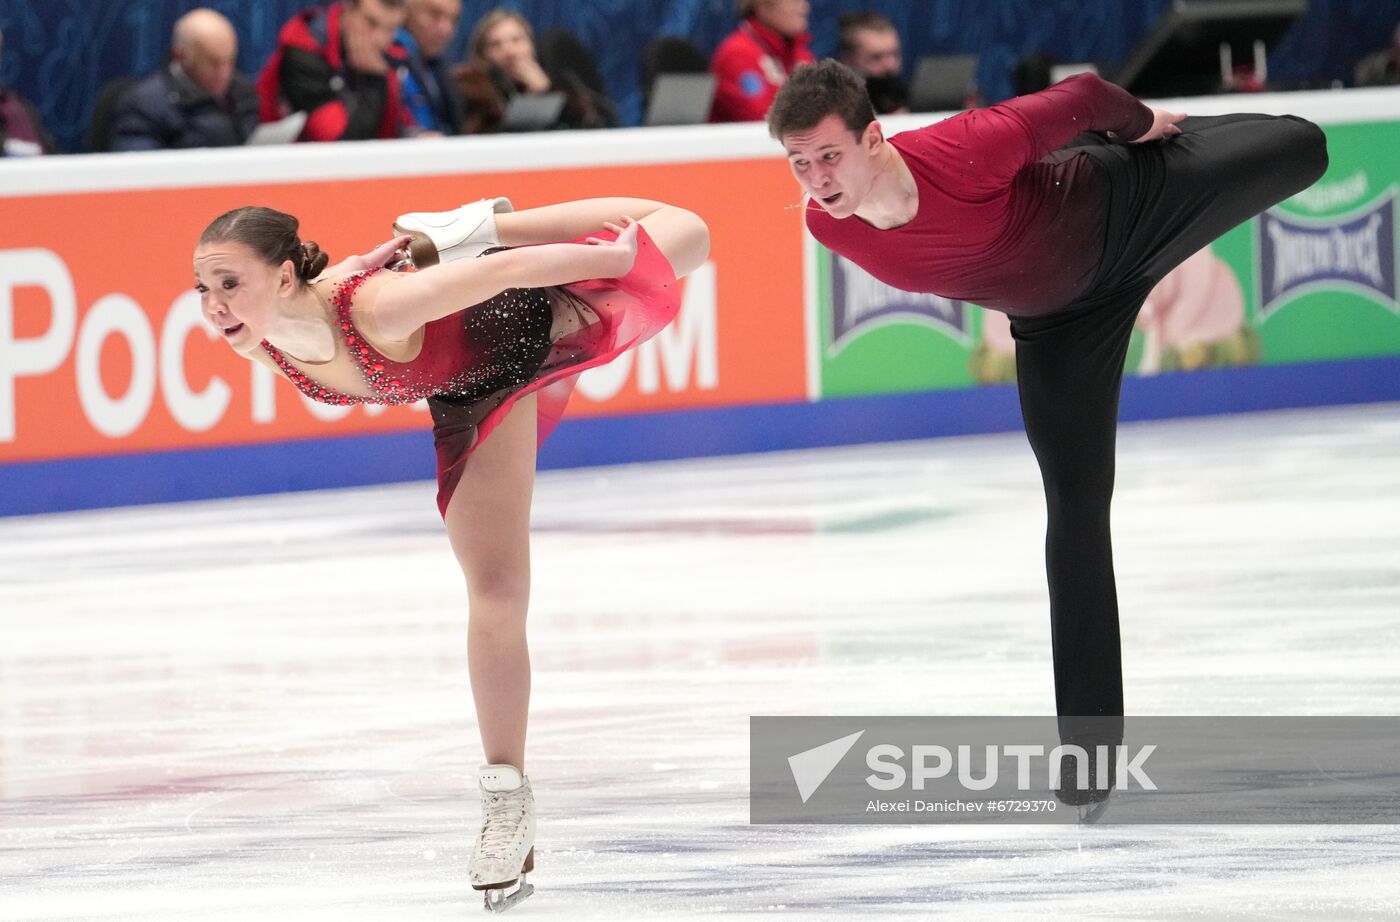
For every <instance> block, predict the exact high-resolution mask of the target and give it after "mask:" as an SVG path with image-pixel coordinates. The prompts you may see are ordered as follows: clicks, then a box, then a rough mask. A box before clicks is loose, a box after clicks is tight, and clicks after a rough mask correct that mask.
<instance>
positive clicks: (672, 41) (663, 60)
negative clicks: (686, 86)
mask: <svg viewBox="0 0 1400 922" xmlns="http://www.w3.org/2000/svg"><path fill="white" fill-rule="evenodd" d="M709 69H710V56H709V55H707V54H705V52H704V51H703V50H701V48H700V46H699V45H697V44H695V43H694V42H692V41H691V40H690V39H688V38H681V37H680V36H678V35H663V36H661V37H660V38H654V39H652V40H651V41H649V42H647V44H646V47H644V48H643V49H642V111H643V112H645V111H647V109H648V108H650V106H651V87H652V84H654V83H655V82H656V78H657V77H659V76H660V75H662V74H703V73H706V72H707V71H708V70H709Z"/></svg>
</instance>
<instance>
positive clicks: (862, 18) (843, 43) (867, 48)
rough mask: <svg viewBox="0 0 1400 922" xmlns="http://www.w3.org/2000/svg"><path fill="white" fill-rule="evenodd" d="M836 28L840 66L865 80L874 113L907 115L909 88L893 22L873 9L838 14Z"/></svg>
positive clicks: (897, 34)
mask: <svg viewBox="0 0 1400 922" xmlns="http://www.w3.org/2000/svg"><path fill="white" fill-rule="evenodd" d="M837 27H838V29H839V31H840V57H841V63H842V64H845V65H846V66H847V67H849V68H850V69H851V70H853V71H855V72H856V73H857V74H860V75H861V76H862V77H864V78H865V89H866V92H868V93H869V94H870V104H871V105H872V106H874V107H875V114H876V115H889V114H890V113H893V112H908V111H909V88H908V87H907V86H905V85H904V75H903V71H904V57H903V55H901V53H900V49H899V32H898V31H896V30H895V27H894V23H892V22H890V21H889V20H888V19H886V18H885V17H884V16H882V15H881V14H879V13H877V12H875V11H874V10H860V11H858V12H855V13H842V14H841V18H840V19H839V20H838V21H837Z"/></svg>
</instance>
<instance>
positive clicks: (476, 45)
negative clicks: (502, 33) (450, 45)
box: [467, 6, 535, 58]
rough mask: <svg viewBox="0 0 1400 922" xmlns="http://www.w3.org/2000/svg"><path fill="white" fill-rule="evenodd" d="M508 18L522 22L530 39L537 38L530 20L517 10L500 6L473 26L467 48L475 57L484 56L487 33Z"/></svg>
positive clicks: (521, 25)
mask: <svg viewBox="0 0 1400 922" xmlns="http://www.w3.org/2000/svg"><path fill="white" fill-rule="evenodd" d="M508 19H514V20H515V21H516V22H518V23H520V28H522V29H524V30H525V34H526V35H527V36H529V37H530V41H531V42H533V41H534V40H535V30H534V28H533V27H532V26H531V25H530V20H528V19H526V18H525V17H524V16H523V15H522V14H520V13H518V12H516V11H515V10H508V9H506V8H505V7H503V6H498V7H496V8H495V9H493V10H490V11H488V12H487V13H486V15H484V16H482V17H481V18H480V19H478V20H477V21H476V25H474V26H472V37H471V39H470V40H469V41H468V42H467V50H468V51H469V52H470V53H471V56H472V57H473V58H484V57H485V55H484V54H482V51H483V50H484V49H485V46H486V34H487V33H488V32H490V31H491V30H492V29H494V28H496V27H497V26H499V25H500V24H501V23H503V22H505V21H506V20H508Z"/></svg>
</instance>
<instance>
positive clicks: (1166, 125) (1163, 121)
mask: <svg viewBox="0 0 1400 922" xmlns="http://www.w3.org/2000/svg"><path fill="white" fill-rule="evenodd" d="M1184 118H1186V113H1185V112H1180V113H1177V112H1168V111H1167V110H1165V109H1153V110H1152V127H1151V128H1149V129H1148V130H1147V134H1145V135H1143V136H1142V137H1140V138H1138V139H1137V140H1136V141H1134V142H1133V143H1134V144H1145V143H1146V142H1148V141H1159V140H1161V139H1162V138H1174V137H1176V136H1177V135H1179V134H1181V129H1180V128H1178V127H1177V125H1176V123H1177V122H1179V121H1181V120H1182V119H1184Z"/></svg>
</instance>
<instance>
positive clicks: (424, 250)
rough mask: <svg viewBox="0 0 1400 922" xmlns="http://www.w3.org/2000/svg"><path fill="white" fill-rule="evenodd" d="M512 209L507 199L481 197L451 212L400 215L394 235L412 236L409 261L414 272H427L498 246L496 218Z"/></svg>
mask: <svg viewBox="0 0 1400 922" xmlns="http://www.w3.org/2000/svg"><path fill="white" fill-rule="evenodd" d="M514 210H515V208H514V207H513V206H512V205H511V203H510V199H505V198H484V199H481V200H479V201H475V202H472V203H471V204H469V205H463V206H462V207H461V208H457V209H454V210H453V211H415V212H412V213H410V214H401V215H399V217H398V220H396V221H395V222H394V233H396V234H408V235H410V236H412V237H413V239H412V240H411V241H409V244H408V258H409V260H410V261H411V262H412V263H413V266H414V268H415V269H426V268H428V267H429V266H436V265H437V264H438V263H440V262H444V263H445V262H452V261H453V260H454V259H472V258H473V257H476V256H480V255H481V254H482V253H484V252H485V251H486V250H489V249H491V247H496V246H500V245H501V238H500V237H499V236H498V235H497V234H496V215H498V214H505V213H507V212H510V211H514Z"/></svg>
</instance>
